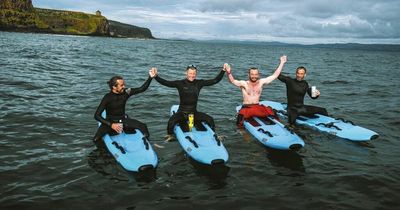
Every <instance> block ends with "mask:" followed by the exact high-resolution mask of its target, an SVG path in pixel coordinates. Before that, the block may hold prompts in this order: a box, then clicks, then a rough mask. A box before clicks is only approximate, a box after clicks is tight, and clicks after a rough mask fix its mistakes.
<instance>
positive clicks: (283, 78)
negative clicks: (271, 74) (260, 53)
mask: <svg viewBox="0 0 400 210" xmlns="http://www.w3.org/2000/svg"><path fill="white" fill-rule="evenodd" d="M287 78H288V77H287V76H284V75H282V74H280V75H279V76H278V79H279V80H280V81H281V82H284V83H286V81H287Z"/></svg>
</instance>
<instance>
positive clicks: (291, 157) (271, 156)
mask: <svg viewBox="0 0 400 210" xmlns="http://www.w3.org/2000/svg"><path fill="white" fill-rule="evenodd" d="M266 152H267V158H268V160H269V162H270V163H271V165H273V166H275V167H276V170H277V171H279V167H283V168H286V169H289V170H290V173H289V174H287V175H288V176H303V175H304V174H305V173H306V169H305V167H304V165H303V159H302V158H303V157H302V156H301V155H300V154H299V153H298V152H294V151H280V150H275V149H269V148H266ZM299 152H301V151H299ZM278 173H283V172H278Z"/></svg>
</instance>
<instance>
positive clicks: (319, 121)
mask: <svg viewBox="0 0 400 210" xmlns="http://www.w3.org/2000/svg"><path fill="white" fill-rule="evenodd" d="M261 103H262V104H264V105H267V106H270V107H272V108H273V109H275V110H276V111H277V113H278V115H279V116H280V117H284V118H287V104H284V103H279V102H274V101H262V102H261ZM296 123H297V124H300V125H306V126H308V127H311V128H314V129H317V130H319V131H324V132H328V133H330V134H332V135H335V136H338V137H341V138H344V139H348V140H352V141H368V140H371V139H376V138H378V137H379V135H378V134H377V133H376V132H374V131H371V130H368V129H366V128H363V127H360V126H357V125H354V123H352V122H350V121H347V120H344V119H340V118H339V119H335V118H332V117H328V116H324V115H320V114H315V117H313V118H309V117H305V116H299V117H298V118H297V119H296Z"/></svg>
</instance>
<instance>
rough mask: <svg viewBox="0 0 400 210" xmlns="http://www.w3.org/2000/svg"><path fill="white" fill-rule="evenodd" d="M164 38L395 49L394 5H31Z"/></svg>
mask: <svg viewBox="0 0 400 210" xmlns="http://www.w3.org/2000/svg"><path fill="white" fill-rule="evenodd" d="M32 2H33V5H34V7H39V8H49V9H61V10H73V11H82V12H87V13H94V12H95V11H96V10H100V11H101V12H102V15H103V16H105V17H106V18H107V19H110V20H115V21H119V22H123V23H128V24H132V25H136V26H140V27H146V28H149V29H150V30H151V31H152V34H153V36H155V37H156V38H165V39H196V40H232V41H265V42H273V41H278V42H285V43H299V44H316V43H363V44H372V43H374V44H376V43H380V44H400V0H379V1H377V0H358V1H357V0H303V1H302V0H281V1H278V0H197V1H196V0H184V1H182V0H179V1H178V0H170V1H167V0H32Z"/></svg>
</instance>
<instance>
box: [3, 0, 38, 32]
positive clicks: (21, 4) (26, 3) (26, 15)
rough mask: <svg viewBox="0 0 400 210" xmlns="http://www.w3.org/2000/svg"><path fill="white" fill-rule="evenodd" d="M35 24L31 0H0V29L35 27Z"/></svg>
mask: <svg viewBox="0 0 400 210" xmlns="http://www.w3.org/2000/svg"><path fill="white" fill-rule="evenodd" d="M35 24H36V14H35V9H34V8H33V6H32V1H31V0H0V29H2V28H4V29H12V28H15V29H17V30H19V29H24V28H35Z"/></svg>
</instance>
